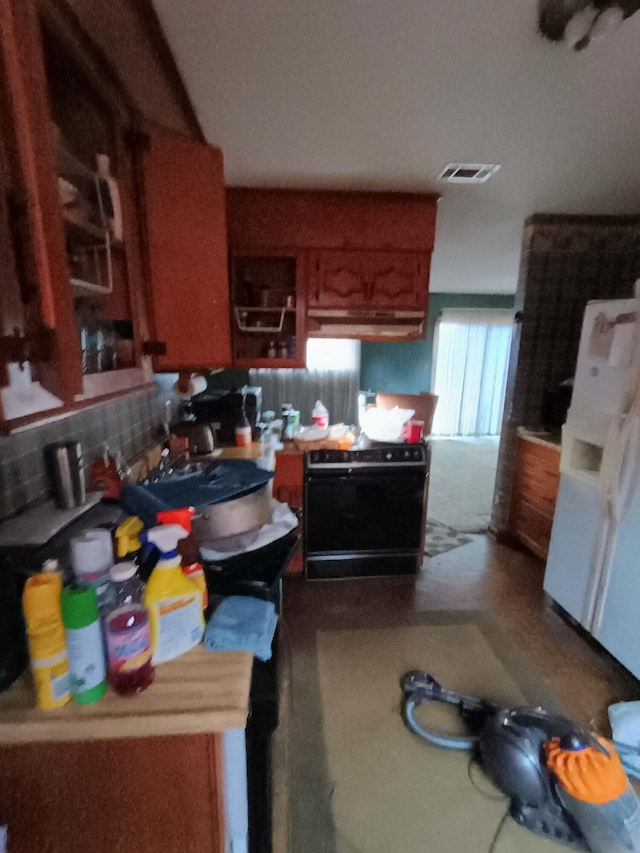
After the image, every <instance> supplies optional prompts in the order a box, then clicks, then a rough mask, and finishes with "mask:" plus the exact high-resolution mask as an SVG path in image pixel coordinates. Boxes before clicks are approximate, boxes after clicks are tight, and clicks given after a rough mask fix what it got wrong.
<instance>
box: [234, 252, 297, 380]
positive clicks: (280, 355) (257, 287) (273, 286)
mask: <svg viewBox="0 0 640 853" xmlns="http://www.w3.org/2000/svg"><path fill="white" fill-rule="evenodd" d="M304 266H305V256H304V253H303V252H295V251H291V252H286V251H283V252H274V253H273V254H268V253H266V252H265V253H256V254H252V253H251V252H246V253H244V252H233V253H232V255H231V257H230V262H229V275H230V292H231V329H232V332H231V340H232V351H233V363H234V366H236V367H304V342H305V333H304V316H305V311H304V296H303V290H302V287H301V282H302V281H303V276H304Z"/></svg>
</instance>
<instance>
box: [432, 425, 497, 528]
mask: <svg viewBox="0 0 640 853" xmlns="http://www.w3.org/2000/svg"><path fill="white" fill-rule="evenodd" d="M499 444H500V439H499V437H497V436H488V437H484V438H434V439H431V474H430V482H429V506H428V515H429V518H433V519H436V520H437V521H439V522H440V523H441V524H446V525H448V526H449V527H453V528H454V529H455V530H458V531H461V532H464V533H482V532H483V531H485V530H486V529H487V527H488V526H489V521H490V520H491V510H492V505H493V493H494V489H495V479H496V466H497V464H498V447H499Z"/></svg>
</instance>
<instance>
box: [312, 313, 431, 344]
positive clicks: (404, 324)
mask: <svg viewBox="0 0 640 853" xmlns="http://www.w3.org/2000/svg"><path fill="white" fill-rule="evenodd" d="M307 318H308V324H307V332H308V335H309V337H311V338H350V339H353V340H361V341H368V340H372V341H415V340H418V339H419V338H424V335H425V322H426V315H425V313H424V312H423V311H364V310H363V311H353V310H352V311H342V310H340V309H333V310H327V309H323V308H310V309H309V311H308V312H307Z"/></svg>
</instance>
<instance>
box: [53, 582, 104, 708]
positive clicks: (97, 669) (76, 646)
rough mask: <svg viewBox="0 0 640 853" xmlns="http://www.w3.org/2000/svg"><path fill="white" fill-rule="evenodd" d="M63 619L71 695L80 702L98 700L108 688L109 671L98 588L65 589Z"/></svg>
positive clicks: (87, 702)
mask: <svg viewBox="0 0 640 853" xmlns="http://www.w3.org/2000/svg"><path fill="white" fill-rule="evenodd" d="M62 622H63V624H64V627H65V633H66V635H67V652H68V655H69V671H70V674H71V695H72V696H73V698H74V699H75V700H76V702H77V703H78V704H79V705H89V704H90V703H91V702H97V701H98V699H100V698H102V696H104V694H105V693H106V690H107V670H106V666H105V659H104V644H103V641H102V632H101V630H100V618H99V616H98V602H97V599H96V591H95V589H93V588H92V587H89V586H78V587H71V588H65V589H63V590H62Z"/></svg>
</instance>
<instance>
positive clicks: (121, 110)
mask: <svg viewBox="0 0 640 853" xmlns="http://www.w3.org/2000/svg"><path fill="white" fill-rule="evenodd" d="M41 32H42V51H43V59H44V71H45V77H46V83H47V95H48V97H47V101H48V110H49V116H48V118H49V122H50V126H49V131H50V136H51V140H52V144H53V147H54V150H55V167H56V175H55V180H56V183H57V186H58V194H59V205H60V213H61V218H62V225H63V233H64V242H65V249H66V259H67V268H68V282H69V284H68V287H69V290H70V293H71V298H72V301H73V312H74V317H75V326H76V331H77V334H78V344H79V350H80V360H81V365H82V374H83V383H82V391H81V393H80V394H77V395H76V397H75V399H76V400H82V399H87V398H92V397H96V396H102V395H104V394H107V393H113V392H115V391H120V390H126V389H127V388H130V387H134V386H137V385H143V384H144V383H145V382H148V381H149V380H150V379H151V378H152V377H151V364H150V361H149V360H148V359H144V358H143V357H142V352H141V343H140V342H141V336H142V334H143V333H144V332H145V331H146V317H145V318H144V319H143V313H144V304H143V298H142V294H141V292H140V291H141V286H140V285H141V281H140V279H141V256H140V252H141V246H140V244H139V234H138V232H137V228H136V227H135V214H134V213H133V210H132V187H133V181H134V177H133V168H134V166H133V154H132V150H131V149H130V148H129V147H128V146H127V145H126V144H125V140H126V139H127V132H128V129H129V128H130V127H131V126H132V124H133V121H134V118H133V113H132V110H131V108H130V106H129V105H128V103H127V100H126V96H124V95H123V94H122V92H121V91H120V90H119V85H118V82H117V81H116V80H115V79H113V80H111V79H109V78H108V77H107V76H106V75H105V74H104V71H103V68H102V66H101V65H99V64H98V60H97V58H96V55H95V54H94V52H93V50H91V49H90V48H87V50H86V52H85V51H84V50H73V49H71V48H70V47H69V43H68V37H69V33H68V31H67V30H66V29H65V28H64V27H63V25H62V23H61V21H60V20H59V19H58V18H57V17H54V16H46V15H45V16H43V18H42V19H41Z"/></svg>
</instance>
